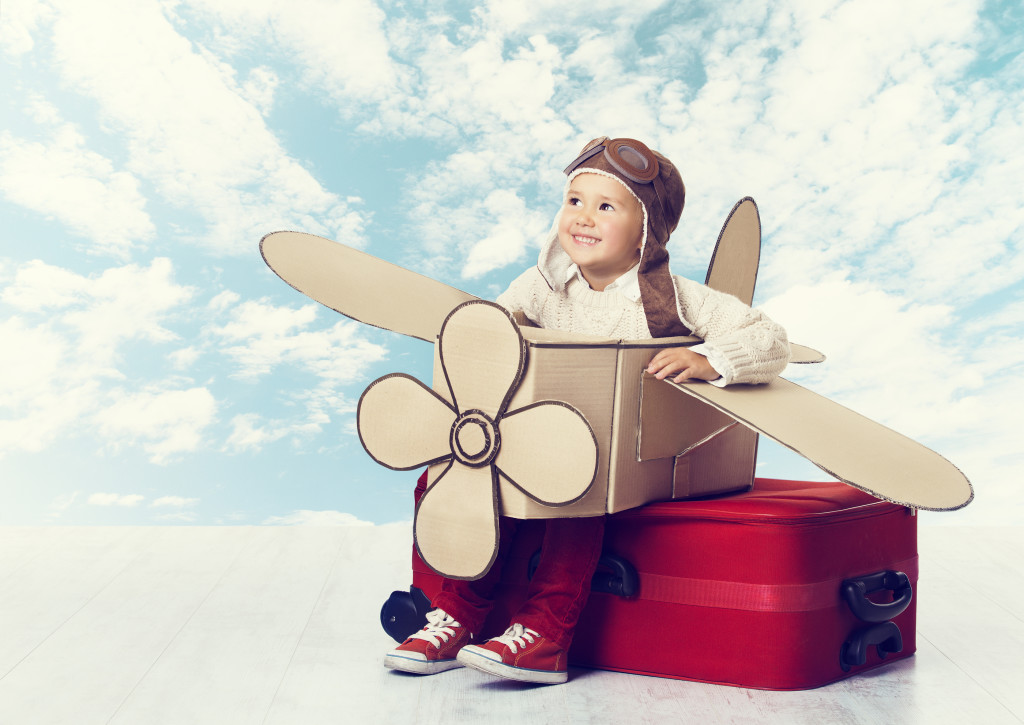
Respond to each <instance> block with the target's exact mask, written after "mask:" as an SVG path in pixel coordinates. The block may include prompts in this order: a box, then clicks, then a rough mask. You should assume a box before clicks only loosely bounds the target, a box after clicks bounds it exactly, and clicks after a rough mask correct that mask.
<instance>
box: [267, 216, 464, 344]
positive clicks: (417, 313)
mask: <svg viewBox="0 0 1024 725" xmlns="http://www.w3.org/2000/svg"><path fill="white" fill-rule="evenodd" d="M260 253H261V254H262V255H263V260H264V261H265V262H266V263H267V266H268V267H270V268H271V269H272V270H274V273H275V274H276V275H277V276H278V277H280V278H281V279H283V280H284V281H285V282H287V283H288V284H289V285H291V286H292V287H294V288H295V289H297V290H298V291H299V292H301V293H303V294H304V295H306V296H307V297H311V298H312V299H314V300H316V301H317V302H319V303H320V304H322V305H324V306H326V307H330V308H331V309H332V310H334V311H336V312H340V313H341V314H343V315H345V316H346V317H351V318H352V319H354V320H357V321H359V322H365V323H366V324H368V325H373V326H374V327H382V328H384V329H385V330H393V331H395V332H399V333H401V334H403V335H409V336H410V337H418V338H419V339H421V340H426V341H427V342H433V341H434V340H435V339H436V338H437V335H438V332H439V331H440V330H441V325H442V324H443V322H444V320H445V318H446V317H447V316H448V313H449V312H451V311H452V310H453V309H455V308H456V307H457V306H458V305H460V304H462V303H463V302H468V301H469V300H475V299H478V298H477V297H475V296H473V295H471V294H469V293H468V292H463V291H462V290H458V289H455V288H454V287H449V286H448V285H446V284H443V283H441V282H438V281H436V280H433V279H431V278H430V277H424V276H423V275H422V274H417V273H416V272H412V271H410V270H408V269H404V268H402V267H399V266H397V265H394V264H391V263H389V262H385V261H384V260H382V259H378V258H377V257H374V256H371V255H369V254H366V253H365V252H360V251H359V250H357V249H352V248H351V247H346V246H345V245H344V244H338V243H337V242H332V241H331V240H329V239H324V238H323V237H318V236H316V235H314V234H305V233H303V232H273V233H271V234H268V235H266V236H265V237H263V239H261V240H260Z"/></svg>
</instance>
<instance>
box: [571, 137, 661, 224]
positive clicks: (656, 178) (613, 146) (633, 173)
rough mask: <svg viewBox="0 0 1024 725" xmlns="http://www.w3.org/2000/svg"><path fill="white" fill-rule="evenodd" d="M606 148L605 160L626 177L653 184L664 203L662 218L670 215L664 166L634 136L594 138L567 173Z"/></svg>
mask: <svg viewBox="0 0 1024 725" xmlns="http://www.w3.org/2000/svg"><path fill="white" fill-rule="evenodd" d="M601 152H604V158H605V160H606V161H607V162H608V163H609V164H610V165H611V167H612V168H613V169H615V170H616V171H618V172H619V173H620V174H621V175H622V176H623V178H626V179H629V180H630V181H632V182H634V183H636V184H651V185H653V186H654V196H655V197H656V198H657V200H658V205H659V206H660V207H661V218H662V219H663V220H667V218H668V215H667V214H666V209H665V201H664V199H665V196H666V193H665V184H664V183H663V182H662V180H661V175H660V173H659V172H660V171H661V166H660V164H658V157H657V156H655V155H654V152H653V151H651V150H650V149H649V148H647V146H645V145H644V144H643V143H642V142H640V141H637V140H636V139H632V138H616V139H609V138H608V137H607V136H602V137H601V138H598V139H594V140H593V141H591V142H590V144H589V145H588V146H587V147H586V148H585V149H583V153H581V154H580V155H579V156H578V157H577V158H576V160H575V161H573V162H572V163H571V164H569V165H568V166H567V167H565V175H566V176H568V175H569V174H571V173H572V172H573V171H575V170H576V169H578V168H579V167H580V166H581V165H582V164H583V162H585V161H587V160H588V159H592V158H593V157H595V156H597V155H598V154H599V153H601Z"/></svg>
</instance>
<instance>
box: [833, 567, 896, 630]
mask: <svg viewBox="0 0 1024 725" xmlns="http://www.w3.org/2000/svg"><path fill="white" fill-rule="evenodd" d="M883 589H888V590H890V591H892V601H891V602H887V603H885V604H879V603H878V602H873V601H871V600H870V599H868V595H869V594H872V593H874V592H879V591H882V590H883ZM840 591H841V592H842V594H843V598H844V599H845V600H846V603H847V604H848V605H849V606H850V611H852V612H853V613H854V614H855V615H857V618H858V619H860V620H861V621H862V622H869V623H871V624H879V623H881V622H888V621H889V620H890V619H892V618H893V617H897V616H899V615H900V614H903V612H904V611H905V610H906V608H907V607H908V606H910V600H911V599H913V598H914V589H913V587H912V586H911V585H910V577H908V576H907V575H906V574H904V573H903V572H901V571H892V570H886V571H880V572H877V573H875V574H869V575H867V576H861V577H856V578H853V579H846V580H845V581H843V583H842V584H841V585H840Z"/></svg>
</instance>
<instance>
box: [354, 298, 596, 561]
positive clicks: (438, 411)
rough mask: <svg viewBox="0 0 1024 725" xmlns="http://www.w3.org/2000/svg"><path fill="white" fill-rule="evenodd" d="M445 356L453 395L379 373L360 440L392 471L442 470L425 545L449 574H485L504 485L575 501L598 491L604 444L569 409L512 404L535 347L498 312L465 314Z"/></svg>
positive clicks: (456, 322) (450, 329)
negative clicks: (431, 466)
mask: <svg viewBox="0 0 1024 725" xmlns="http://www.w3.org/2000/svg"><path fill="white" fill-rule="evenodd" d="M437 350H438V359H439V361H440V369H441V374H442V379H443V381H444V385H443V388H444V395H439V394H438V393H437V392H435V391H432V390H430V389H428V388H427V387H426V386H423V385H421V384H420V383H419V382H418V381H416V380H414V379H412V378H410V377H408V376H404V375H387V376H385V377H383V378H380V379H379V380H377V381H375V382H374V383H372V384H371V385H370V387H369V388H367V389H366V391H365V392H364V393H363V395H362V397H361V398H360V400H359V408H358V412H357V421H358V430H359V438H360V440H361V441H362V443H363V447H364V448H366V450H367V452H368V453H369V454H370V455H371V456H372V457H373V458H374V460H376V461H378V462H379V463H382V464H384V465H385V466H388V467H390V468H395V469H399V470H408V469H412V468H419V467H421V466H425V465H427V464H431V463H433V464H435V468H436V469H437V471H438V473H437V475H436V476H435V477H434V478H433V480H432V481H431V483H430V486H429V487H428V488H427V490H426V492H425V493H424V494H423V496H422V497H421V498H420V501H419V504H418V506H417V508H416V518H415V522H414V538H415V541H416V547H417V549H418V550H419V552H420V556H421V557H422V559H423V560H424V561H425V562H426V563H427V564H428V565H429V566H430V567H432V568H433V569H434V570H435V571H437V572H439V573H441V574H443V575H444V576H447V577H450V578H455V579H477V578H479V577H481V576H483V575H484V574H485V573H486V572H487V570H488V569H489V568H490V566H491V564H492V562H493V561H494V557H495V556H496V555H497V546H498V514H499V512H500V511H501V503H500V489H499V484H498V482H499V478H500V479H501V481H503V482H506V484H507V485H510V486H512V487H513V488H514V489H515V490H516V491H517V492H518V493H519V494H520V495H523V496H526V497H527V498H529V499H531V500H533V501H535V502H537V503H538V504H540V505H543V506H545V507H547V510H549V511H550V510H552V509H551V507H559V506H565V505H568V504H571V503H573V502H574V501H578V500H580V499H581V498H583V497H584V496H585V495H586V493H587V491H588V490H590V488H591V486H592V485H593V482H594V476H595V474H596V470H597V441H596V439H595V437H594V432H593V430H592V429H591V427H590V425H589V424H588V423H587V420H586V419H585V418H584V417H583V416H582V415H581V414H580V412H579V411H577V410H576V409H575V408H573V407H572V406H571V405H568V404H566V403H564V402H560V401H557V400H544V401H531V403H530V404H529V405H522V406H517V405H515V404H514V397H515V394H516V391H517V389H518V388H519V385H520V383H521V381H522V378H523V375H524V372H525V370H526V369H527V367H528V366H527V346H526V344H525V341H524V339H523V337H522V335H521V334H520V332H519V328H518V327H517V326H516V324H515V322H514V321H513V320H512V317H511V315H510V314H509V313H508V312H507V311H505V309H504V308H502V307H500V306H499V305H496V304H494V303H491V302H484V301H482V300H476V301H472V302H467V303H464V304H462V305H459V306H458V307H456V308H455V310H453V311H452V312H451V314H450V315H449V316H448V317H447V319H446V320H445V322H444V324H443V325H442V327H441V333H440V336H439V339H438V345H437Z"/></svg>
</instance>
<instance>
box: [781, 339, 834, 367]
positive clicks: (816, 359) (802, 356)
mask: <svg viewBox="0 0 1024 725" xmlns="http://www.w3.org/2000/svg"><path fill="white" fill-rule="evenodd" d="M826 359H827V358H826V357H825V353H823V352H819V351H818V350H815V349H814V348H813V347H807V345H800V344H797V343H795V342H791V343H789V364H790V365H813V364H817V363H822V362H825V360H826Z"/></svg>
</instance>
